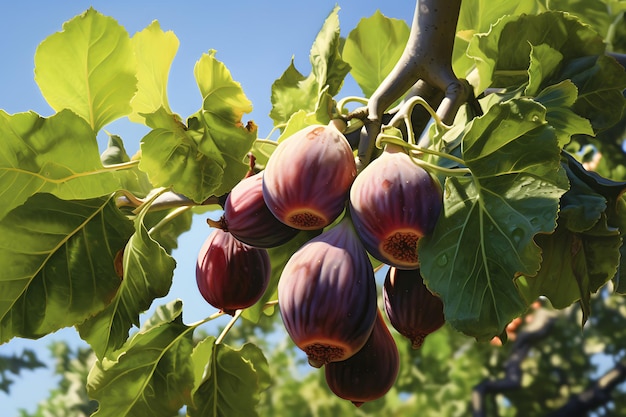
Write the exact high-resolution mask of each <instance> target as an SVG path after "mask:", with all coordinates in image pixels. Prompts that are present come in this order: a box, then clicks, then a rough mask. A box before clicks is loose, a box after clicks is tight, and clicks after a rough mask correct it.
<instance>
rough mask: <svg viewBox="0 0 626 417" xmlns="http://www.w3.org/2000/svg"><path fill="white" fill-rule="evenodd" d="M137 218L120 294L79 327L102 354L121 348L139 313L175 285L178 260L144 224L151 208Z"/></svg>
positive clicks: (94, 347)
mask: <svg viewBox="0 0 626 417" xmlns="http://www.w3.org/2000/svg"><path fill="white" fill-rule="evenodd" d="M149 207H150V206H149V205H146V209H144V210H142V211H141V212H140V214H139V215H138V216H137V217H136V218H135V234H134V235H133V236H132V237H131V238H130V240H129V241H128V244H127V245H126V247H125V248H124V252H123V264H122V269H123V277H124V279H123V280H122V284H121V285H120V288H119V290H118V291H117V294H116V295H115V297H114V298H113V300H112V301H111V303H110V304H109V305H108V306H107V308H105V309H104V310H103V311H101V312H100V313H98V314H97V315H95V316H94V317H92V318H90V319H89V320H87V321H86V322H85V323H82V324H81V325H80V326H79V327H78V329H79V332H80V335H81V337H82V338H83V339H84V340H86V341H87V342H88V343H89V344H90V345H91V347H92V349H93V350H94V352H95V353H96V355H97V356H98V357H99V358H102V357H103V356H104V355H106V354H107V352H109V351H112V350H115V349H117V348H119V347H120V346H121V345H122V344H124V342H125V341H126V339H127V338H128V331H129V330H130V328H131V327H132V326H139V314H140V313H142V312H144V311H145V310H147V309H148V308H149V307H150V305H151V304H152V302H153V300H154V299H155V298H159V297H164V296H166V295H167V293H168V292H169V289H170V286H171V285H172V276H173V274H174V267H175V266H176V261H174V259H173V258H172V257H170V256H169V255H168V254H167V252H166V251H165V249H163V248H162V247H161V246H160V245H159V244H158V243H157V242H156V241H155V240H153V239H152V237H151V236H150V235H149V234H148V230H147V229H146V227H145V225H144V217H145V215H146V213H147V208H149Z"/></svg>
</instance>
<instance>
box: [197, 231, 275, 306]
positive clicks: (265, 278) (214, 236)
mask: <svg viewBox="0 0 626 417" xmlns="http://www.w3.org/2000/svg"><path fill="white" fill-rule="evenodd" d="M270 272H271V265H270V257H269V254H268V252H267V250H265V249H261V248H254V247H252V246H249V245H246V244H245V243H242V242H240V241H238V240H237V239H235V238H234V237H233V236H232V235H231V234H230V233H228V232H226V231H224V230H222V229H215V230H213V232H212V233H211V234H210V235H209V237H208V238H207V239H206V241H205V242H204V244H203V245H202V248H201V249H200V252H199V254H198V260H197V263H196V283H197V285H198V289H199V290H200V294H201V295H202V297H204V299H205V300H206V301H207V302H208V303H209V304H211V305H212V306H213V307H215V308H217V309H219V310H220V311H223V312H224V313H227V314H230V315H233V314H234V313H235V311H236V310H239V309H244V308H248V307H250V306H252V305H253V304H254V303H256V302H257V301H258V300H259V299H260V298H261V297H262V296H263V294H264V293H265V290H266V289H267V287H268V285H269V281H270Z"/></svg>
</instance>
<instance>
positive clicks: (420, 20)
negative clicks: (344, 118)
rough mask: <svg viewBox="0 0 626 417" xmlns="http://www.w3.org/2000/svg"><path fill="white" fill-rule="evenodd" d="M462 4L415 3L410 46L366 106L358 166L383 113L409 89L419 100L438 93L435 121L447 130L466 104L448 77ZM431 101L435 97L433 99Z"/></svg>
mask: <svg viewBox="0 0 626 417" xmlns="http://www.w3.org/2000/svg"><path fill="white" fill-rule="evenodd" d="M460 8H461V0H417V1H416V5H415V12H414V15H413V21H412V24H411V32H410V34H409V40H408V42H407V44H406V47H405V49H404V51H403V53H402V56H401V57H400V59H399V60H398V62H397V63H396V65H395V66H394V68H393V69H392V70H391V72H390V73H389V75H388V76H387V77H386V78H385V79H384V80H383V82H382V83H381V84H380V85H379V86H378V88H377V89H376V91H374V93H373V94H372V97H370V99H369V101H368V105H367V111H368V117H367V120H366V123H365V130H366V133H367V134H366V135H365V136H366V137H365V138H364V140H362V141H361V142H360V143H359V148H358V157H357V165H358V167H359V168H363V167H364V166H366V165H367V164H368V163H369V161H370V159H371V156H372V151H373V148H374V141H375V140H376V136H378V133H379V132H380V130H381V126H382V118H383V114H384V112H385V111H386V110H387V109H388V108H389V106H391V105H392V104H393V103H394V102H395V101H396V100H398V99H400V98H401V97H402V96H404V95H405V94H406V93H407V92H408V91H409V90H410V89H412V88H413V91H412V93H413V94H415V95H419V96H433V89H435V90H437V91H440V92H442V93H443V98H442V99H441V102H438V101H439V100H436V101H437V102H438V103H437V104H436V105H437V115H438V116H439V118H440V119H441V120H442V121H443V123H445V124H451V123H452V121H453V120H454V117H455V115H456V113H457V111H458V109H459V107H461V105H462V104H463V103H465V102H466V101H467V98H468V97H469V94H470V90H471V88H469V84H467V82H463V81H461V80H459V79H458V78H457V77H456V76H455V75H454V72H453V71H452V48H453V46H454V37H455V34H456V26H457V20H458V17H459V11H460ZM435 96H436V95H435Z"/></svg>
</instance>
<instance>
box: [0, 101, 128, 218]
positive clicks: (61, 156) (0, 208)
mask: <svg viewBox="0 0 626 417" xmlns="http://www.w3.org/2000/svg"><path fill="white" fill-rule="evenodd" d="M0 136H1V137H2V141H3V145H2V150H0V189H1V190H2V191H0V199H1V200H2V205H0V219H2V218H3V217H4V216H5V215H6V214H7V213H8V212H9V211H10V210H12V209H13V208H15V207H17V206H19V205H20V204H22V203H24V202H25V201H26V199H28V197H30V196H31V195H33V194H35V193H38V192H41V193H51V194H54V195H56V196H57V197H59V198H62V199H83V198H94V197H100V196H103V195H108V194H110V193H112V192H114V191H116V190H118V189H119V188H120V187H121V185H120V178H124V176H125V175H128V173H125V172H123V171H120V172H116V171H115V169H106V168H104V167H103V165H102V162H101V161H100V155H99V151H98V144H97V142H96V138H95V135H94V132H93V131H92V130H91V129H90V128H89V126H88V125H87V124H86V123H85V122H84V120H82V119H81V118H80V117H78V116H76V115H75V114H74V113H72V112H70V111H67V110H65V111H61V112H59V113H57V114H55V115H54V116H51V117H49V118H42V117H40V116H39V115H37V114H36V113H33V112H29V113H17V114H14V115H9V114H7V113H5V112H4V111H2V110H0Z"/></svg>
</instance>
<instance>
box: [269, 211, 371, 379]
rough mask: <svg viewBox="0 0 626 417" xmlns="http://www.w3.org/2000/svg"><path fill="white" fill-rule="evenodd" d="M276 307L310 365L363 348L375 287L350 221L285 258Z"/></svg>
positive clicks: (367, 331) (343, 221)
mask: <svg viewBox="0 0 626 417" xmlns="http://www.w3.org/2000/svg"><path fill="white" fill-rule="evenodd" d="M278 305H279V306H280V314H281V317H282V320H283V324H284V325H285V328H286V329H287V333H289V336H290V337H291V339H292V340H293V341H294V343H295V344H296V345H297V346H298V347H299V348H300V349H302V350H303V351H304V352H305V353H306V354H307V356H308V359H309V364H311V366H314V367H317V368H319V367H321V366H322V365H325V364H327V363H330V362H334V361H341V360H345V359H347V358H348V357H350V356H352V355H353V354H354V353H355V352H356V351H358V350H359V349H360V348H361V347H362V346H363V345H364V344H365V342H366V341H367V338H368V337H369V335H370V333H371V331H372V327H373V326H374V320H375V318H376V309H377V305H376V282H375V279H374V270H373V268H372V264H371V262H370V260H369V258H368V256H367V252H366V251H365V248H364V247H363V245H362V244H361V242H360V241H359V238H358V236H356V232H355V231H354V229H353V227H352V223H351V222H350V219H349V218H348V217H344V218H343V219H342V220H341V221H340V222H339V223H337V224H336V225H335V226H334V227H332V228H330V229H328V230H325V231H324V232H322V233H321V234H320V235H318V236H317V237H315V238H313V239H311V240H309V241H308V242H307V243H305V244H304V245H302V247H301V248H300V249H298V250H297V251H296V252H295V253H294V254H293V255H292V256H291V257H290V258H289V260H288V261H287V263H286V265H285V268H284V269H283V271H282V273H281V276H280V280H279V282H278Z"/></svg>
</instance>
